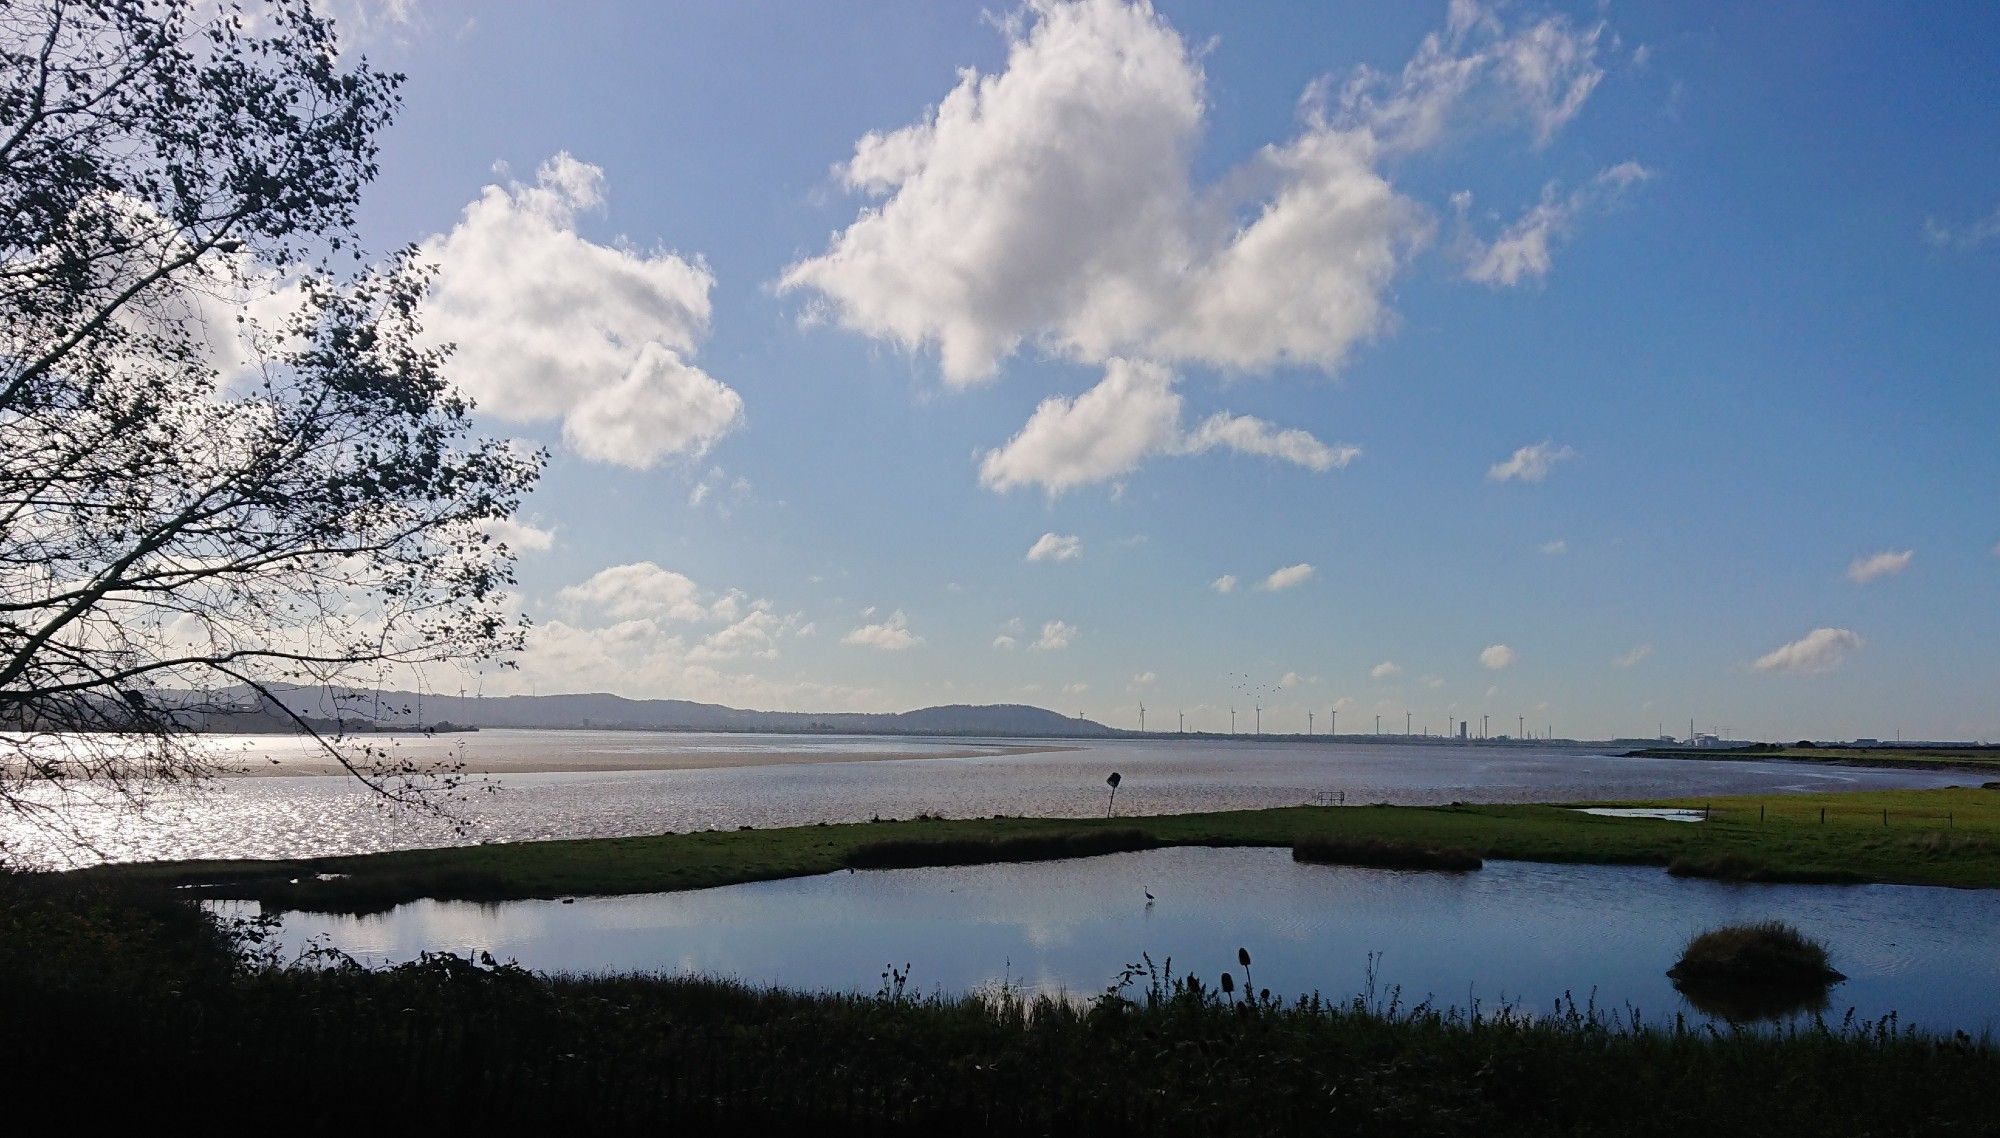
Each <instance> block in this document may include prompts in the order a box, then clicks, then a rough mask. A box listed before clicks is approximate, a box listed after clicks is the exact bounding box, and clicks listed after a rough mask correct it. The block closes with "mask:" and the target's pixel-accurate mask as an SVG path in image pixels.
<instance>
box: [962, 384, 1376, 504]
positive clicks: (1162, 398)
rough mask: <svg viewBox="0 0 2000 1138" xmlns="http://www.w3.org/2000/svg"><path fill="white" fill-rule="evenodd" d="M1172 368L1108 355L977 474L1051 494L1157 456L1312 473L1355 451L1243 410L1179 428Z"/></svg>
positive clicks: (985, 460) (1339, 463)
mask: <svg viewBox="0 0 2000 1138" xmlns="http://www.w3.org/2000/svg"><path fill="white" fill-rule="evenodd" d="M1181 403H1182V400H1181V396H1180V394H1179V393H1178V392H1176V391H1175V390H1174V374H1173V372H1171V371H1169V370H1168V369H1167V368H1166V367H1164V366H1162V365H1160V364H1156V363H1151V362H1147V361H1143V360H1124V359H1113V360H1111V361H1110V362H1109V364H1107V365H1106V367H1105V369H1104V378H1103V379H1102V380H1099V381H1098V383H1097V385H1096V386H1095V387H1092V388H1091V389H1090V390H1088V391H1086V392H1084V393H1083V394H1081V395H1078V396H1075V397H1074V398H1071V397H1067V396H1061V395H1052V396H1050V397H1048V398H1047V399H1044V400H1042V402H1041V405H1040V406H1038V407H1036V408H1035V413H1034V414H1033V415H1031V416H1029V418H1028V422H1027V425H1026V426H1023V427H1022V428H1021V430H1020V433H1018V434H1016V435H1015V436H1014V437H1013V438H1012V439H1010V440H1008V442H1007V444H1006V445H1005V446H1002V447H1000V448H998V449H997V450H992V451H988V452H987V453H986V454H985V455H984V456H982V457H981V459H980V464H979V480H980V482H982V483H983V484H985V485H986V486H987V487H988V488H990V489H993V490H997V491H1003V492H1004V491H1007V490H1012V489H1014V488H1015V487H1018V486H1040V487H1041V488H1042V489H1043V490H1045V491H1047V492H1048V494H1049V495H1050V496H1052V497H1053V496H1055V495H1058V494H1061V493H1062V492H1064V491H1066V490H1071V489H1074V488H1076V487H1078V486H1087V485H1090V484H1093V483H1098V482H1108V481H1111V480H1113V479H1116V478H1120V477H1123V476H1124V475H1127V474H1130V473H1131V472H1132V471H1134V470H1136V469H1138V467H1139V465H1140V464H1141V463H1143V462H1144V461H1145V460H1146V459H1148V458H1151V457H1154V456H1158V455H1190V454H1200V453H1203V452H1206V451H1210V450H1215V449H1217V448H1222V449H1227V450H1234V451H1238V452H1240V453H1244V454H1253V455H1259V456H1263V457H1267V458H1277V459H1282V460H1284V461H1287V462H1291V463H1295V464H1297V465H1299V466H1303V467H1305V468H1307V469H1309V470H1313V471H1321V472H1323V471H1327V470H1333V469H1336V468H1339V467H1344V466H1346V465H1347V464H1348V463H1350V462H1352V461H1354V459H1355V457H1356V456H1358V455H1359V454H1360V453H1361V451H1360V449H1359V448H1358V447H1352V446H1329V445H1327V444H1325V443H1322V442H1320V441H1319V440H1318V439H1316V438H1314V437H1313V436H1312V435H1310V434H1308V433H1307V432H1305V431H1301V430H1296V429H1282V430H1281V429H1279V428H1276V427H1274V426H1272V425H1271V424H1270V423H1267V422H1265V421H1264V420H1262V419H1258V418H1254V417H1251V416H1247V415H1229V414H1226V413H1217V414H1215V415H1212V416H1210V417H1209V418H1208V419H1207V420H1206V421H1204V422H1203V423H1201V424H1200V425H1199V426H1197V427H1196V428H1195V429H1194V430H1193V431H1183V430H1182V429H1181Z"/></svg>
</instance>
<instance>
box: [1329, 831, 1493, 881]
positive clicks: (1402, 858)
mask: <svg viewBox="0 0 2000 1138" xmlns="http://www.w3.org/2000/svg"><path fill="white" fill-rule="evenodd" d="M1292 860H1293V861H1304V862H1311V863H1314V864H1317V865H1364V866H1373V867H1376V868H1380V869H1440V870H1447V871H1450V872H1456V873H1463V872H1465V871H1467V870H1472V869H1478V868H1480V867H1481V866H1483V865H1485V864H1486V863H1485V862H1484V861H1483V860H1481V858H1480V856H1479V855H1478V854H1476V853H1473V852H1472V851H1471V850H1466V849H1460V848H1458V847H1456V846H1447V847H1441V848H1440V847H1434V846H1422V845H1418V844H1416V843H1415V842H1399V841H1395V840H1393V839H1387V838H1358V837H1348V836H1346V835H1335V834H1325V835H1317V836H1314V837H1309V838H1300V839H1299V840H1298V841H1297V842H1294V843H1293V844H1292Z"/></svg>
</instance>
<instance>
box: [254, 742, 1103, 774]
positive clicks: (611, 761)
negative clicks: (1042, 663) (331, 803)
mask: <svg viewBox="0 0 2000 1138" xmlns="http://www.w3.org/2000/svg"><path fill="white" fill-rule="evenodd" d="M1082 749H1083V748H1081V747H1071V746H1062V745H1045V746H1029V745H1014V744H994V745H991V746H974V745H969V744H961V745H958V746H955V747H949V746H948V747H940V748H937V749H933V750H925V751H838V750H823V751H821V750H792V751H775V750H763V751H728V750H715V751H678V752H676V751H662V752H652V753H646V754H633V755H622V754H619V753H617V752H610V751H607V752H604V753H600V754H584V755H582V756H580V757H577V758H574V759H562V760H556V759H549V758H545V757H540V756H522V757H519V758H512V757H508V756H488V757H486V758H484V759H468V760H467V761H466V762H465V765H464V766H462V767H459V768H458V769H457V771H456V773H458V774H465V775H517V774H591V773H617V772H624V771H635V772H636V771H692V770H728V769H732V768H736V767H762V766H810V765H816V764H819V763H878V762H893V761H896V760H899V759H908V760H917V761H921V760H926V759H977V758H1006V757H1011V756H1015V755H1039V754H1054V753H1059V752H1063V751H1077V750H1082ZM435 761H438V762H443V763H447V764H449V763H450V761H451V759H450V757H449V756H448V755H447V756H442V757H440V758H439V759H438V760H435ZM248 764H255V765H254V766H253V765H248ZM351 773H352V772H351V771H349V770H348V769H347V768H346V767H345V766H343V765H342V764H340V763H339V762H337V761H335V760H333V759H330V758H326V757H325V756H324V754H323V753H321V754H316V755H315V756H314V757H311V758H300V759H278V760H270V759H263V758H260V759H253V760H248V763H246V765H243V766H228V765H224V766H222V767H221V768H220V769H218V770H217V771H216V777H217V778H223V779H242V778H276V777H283V776H289V775H299V776H325V775H342V776H345V775H350V774H351Z"/></svg>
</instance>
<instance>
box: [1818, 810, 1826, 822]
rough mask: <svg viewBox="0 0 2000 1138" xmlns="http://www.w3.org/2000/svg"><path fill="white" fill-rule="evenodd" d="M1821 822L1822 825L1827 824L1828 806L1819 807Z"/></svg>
mask: <svg viewBox="0 0 2000 1138" xmlns="http://www.w3.org/2000/svg"><path fill="white" fill-rule="evenodd" d="M1819 824H1820V825H1822V826H1824V825H1826V807H1824V806H1822V807H1820V808H1819Z"/></svg>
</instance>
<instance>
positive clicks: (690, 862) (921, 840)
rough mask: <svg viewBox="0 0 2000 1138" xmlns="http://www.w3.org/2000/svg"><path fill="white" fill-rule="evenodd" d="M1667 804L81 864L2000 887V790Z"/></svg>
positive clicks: (307, 899)
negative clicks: (1100, 859)
mask: <svg viewBox="0 0 2000 1138" xmlns="http://www.w3.org/2000/svg"><path fill="white" fill-rule="evenodd" d="M1667 804H1670V805H1679V806H1691V807H1697V808H1701V807H1706V808H1709V809H1710V810H1711V812H1712V816H1711V820H1710V821H1708V822H1705V823H1701V824H1698V825H1697V824H1691V823H1685V822H1666V821H1655V820H1650V819H1637V818H1606V817H1598V816H1594V815H1588V814H1582V813H1579V812H1577V811H1574V810H1568V809H1563V808H1560V807H1554V806H1446V807H1392V806H1363V807H1309V806H1302V807H1293V808H1289V809H1282V810H1251V811H1233V812H1222V813H1208V814H1180V815H1165V816H1158V817H1147V818H1137V819H1133V818H1121V819H1115V820H1105V819H1096V820H1092V819H1036V818H982V819H965V820H944V819H930V818H926V819H917V820H911V821H900V822H870V823H859V824H854V825H841V826H828V825H821V826H801V827H794V828H789V829H773V830H731V831H718V832H705V833H694V834H666V835H659V836H654V837H642V838H606V839H592V840H582V841H560V842H516V843H506V844H496V845H485V846H463V847H455V848H447V849H431V850H406V851H398V852H394V853H382V854H368V855H362V856H357V857H338V858H317V859H310V860H301V861H284V862H258V861H250V862H158V863H146V864H139V865H128V866H112V867H104V868H100V869H94V870H87V871H82V872H81V874H80V875H79V876H81V877H83V878H85V879H106V880H117V881H125V882H137V883H143V884H151V885H155V886H187V887H191V889H190V891H191V892H199V893H201V894H202V895H207V896H215V897H232V898H247V899H258V900H262V901H265V902H267V903H270V904H274V905H280V906H290V907H296V908H311V909H320V910H329V911H367V910H371V909H380V908H386V907H388V906H391V905H395V904H398V903H401V902H403V901H407V900H413V899H416V898H421V897H434V898H440V899H458V900H476V901H495V900H508V899H517V898H533V897H565V896H580V895H592V894H617V893H645V892H658V891H666V890H676V889H695V888H702V887H706V886H713V885H727V884H734V883H738V882H745V881H761V880H770V879H774V878H783V877H799V876H805V875H808V874H817V873H830V872H834V871H836V870H839V869H842V868H846V867H849V866H852V865H855V864H857V863H856V861H855V859H856V857H857V852H858V851H860V850H862V849H863V848H865V847H869V846H872V845H879V844H881V843H885V842H886V843H899V844H904V845H906V846H907V845H908V844H910V843H915V844H917V845H919V846H921V845H923V844H926V843H945V844H947V845H950V844H954V843H966V842H970V843H975V844H980V843H987V844H992V843H999V844H1003V845H1004V844H1005V843H1008V842H1014V841H1018V840H1028V841H1030V842H1031V843H1032V841H1033V840H1037V839H1058V840H1060V841H1075V840H1087V838H1082V839H1080V838H1079V837H1078V836H1080V835H1081V836H1087V835H1090V834H1093V833H1102V832H1105V831H1128V832H1129V831H1133V830H1137V831H1139V833H1140V834H1141V836H1142V838H1143V841H1138V842H1137V844H1142V845H1143V844H1158V845H1195V846H1203V845H1206V846H1241V845H1255V846H1286V847H1289V846H1292V845H1294V844H1295V843H1296V842H1298V841H1300V840H1302V839H1314V838H1328V839H1337V840H1339V841H1343V842H1348V841H1367V840H1379V841H1383V842H1389V843H1397V844H1402V845H1409V846H1417V847H1423V848H1427V849H1453V848H1455V849H1462V850H1466V851H1470V852H1471V853H1473V854H1475V855H1477V856H1480V857H1483V858H1489V859H1491V858H1508V859H1518V860H1526V861H1549V862H1593V863H1607V864H1639V865H1660V866H1666V865H1670V864H1673V863H1675V862H1676V861H1679V862H1680V863H1681V864H1682V865H1683V867H1695V868H1694V871H1695V872H1699V871H1700V867H1702V866H1708V865H1717V866H1722V867H1724V869H1723V870H1720V871H1717V872H1718V873H1720V874H1721V875H1724V876H1737V877H1741V878H1744V879H1748V880H1756V879H1769V880H1787V879H1789V880H1841V881H1880V882H1898V883H1908V884H1920V885H1951V886H1960V887H1969V888H2000V791H1993V790H1981V789H1949V790H1919V791H1863V792H1856V793H1851V794H1832V795H1810V796H1808V795H1772V796H1764V797H1745V798H1716V799H1678V800H1673V801H1671V802H1670V803H1667ZM1822 811H1824V814H1823V815H1822ZM1885 812H1886V815H1885ZM1822 817H1823V818H1824V820H1822ZM1885 817H1886V824H1885ZM1128 840H1132V839H1128Z"/></svg>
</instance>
